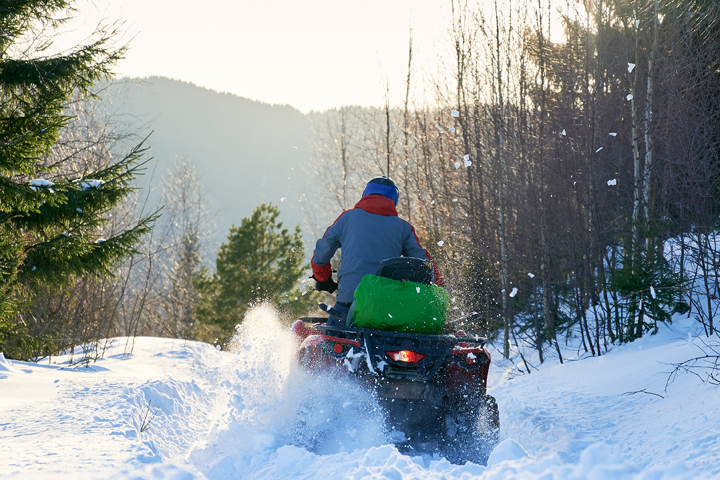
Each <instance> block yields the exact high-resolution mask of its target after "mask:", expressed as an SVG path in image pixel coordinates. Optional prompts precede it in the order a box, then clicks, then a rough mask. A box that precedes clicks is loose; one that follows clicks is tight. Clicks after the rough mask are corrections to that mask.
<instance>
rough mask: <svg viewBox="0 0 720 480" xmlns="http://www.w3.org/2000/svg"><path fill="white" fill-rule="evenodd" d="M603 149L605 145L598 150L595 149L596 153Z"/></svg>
mask: <svg viewBox="0 0 720 480" xmlns="http://www.w3.org/2000/svg"><path fill="white" fill-rule="evenodd" d="M602 149H603V147H600V148H598V149H597V150H595V153H598V152H599V151H600V150H602Z"/></svg>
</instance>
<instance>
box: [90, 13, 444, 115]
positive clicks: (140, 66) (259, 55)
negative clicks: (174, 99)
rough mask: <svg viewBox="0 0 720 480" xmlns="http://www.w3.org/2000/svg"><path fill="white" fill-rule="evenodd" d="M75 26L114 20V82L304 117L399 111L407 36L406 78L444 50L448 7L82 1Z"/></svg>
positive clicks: (402, 90)
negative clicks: (224, 97)
mask: <svg viewBox="0 0 720 480" xmlns="http://www.w3.org/2000/svg"><path fill="white" fill-rule="evenodd" d="M76 7H77V8H78V12H79V15H78V17H79V18H78V19H77V21H78V22H82V23H83V24H84V25H85V26H86V27H87V26H88V25H92V24H94V22H93V19H97V18H105V19H107V20H108V21H111V20H116V19H121V20H122V21H123V22H125V23H124V25H123V27H122V30H123V31H124V32H125V38H126V39H130V38H132V41H131V42H130V50H129V51H128V53H127V55H126V58H125V59H124V60H122V61H121V62H120V63H119V65H118V67H117V73H118V74H119V75H122V76H132V77H146V76H151V75H160V76H166V77H170V78H174V79H178V80H183V81H188V82H192V83H194V84H196V85H199V86H203V87H207V88H211V89H214V90H218V91H222V92H229V93H234V94H236V95H240V96H243V97H247V98H250V99H254V100H260V101H263V102H267V103H273V104H289V105H292V106H294V107H296V108H298V109H300V110H301V111H303V112H308V111H310V110H323V109H327V108H332V107H337V106H340V105H380V104H382V103H383V102H384V100H383V91H384V87H383V85H384V79H385V78H387V80H388V81H389V84H390V90H391V92H392V93H391V97H393V98H391V101H392V102H393V103H399V98H394V97H397V96H398V95H401V92H404V81H405V80H404V77H405V75H406V72H407V53H408V34H409V30H410V27H411V26H412V28H413V35H414V42H413V43H414V52H413V57H414V58H413V63H414V74H415V75H416V76H417V80H416V81H419V78H420V74H421V68H422V67H423V66H426V65H428V64H430V65H434V63H435V58H436V56H437V55H438V52H439V50H445V49H446V48H447V46H446V43H445V41H444V40H443V39H444V38H445V37H446V32H447V28H448V27H449V21H448V19H449V16H450V2H439V1H434V0H423V1H418V0H414V1H410V0H395V1H392V2H387V1H383V0H366V1H362V2H360V1H355V2H350V1H338V0H332V1H331V0H308V1H304V2H296V1H290V0H270V1H262V2H249V1H239V2H238V1H229V0H212V1H208V2H203V3H198V2H190V1H187V0H177V1H169V0H152V1H146V0H145V1H143V0H119V1H118V0H115V1H113V2H110V1H107V0H87V1H82V2H78V3H77V4H76Z"/></svg>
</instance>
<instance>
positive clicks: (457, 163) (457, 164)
mask: <svg viewBox="0 0 720 480" xmlns="http://www.w3.org/2000/svg"><path fill="white" fill-rule="evenodd" d="M458 168H460V162H455V170H457V169H458Z"/></svg>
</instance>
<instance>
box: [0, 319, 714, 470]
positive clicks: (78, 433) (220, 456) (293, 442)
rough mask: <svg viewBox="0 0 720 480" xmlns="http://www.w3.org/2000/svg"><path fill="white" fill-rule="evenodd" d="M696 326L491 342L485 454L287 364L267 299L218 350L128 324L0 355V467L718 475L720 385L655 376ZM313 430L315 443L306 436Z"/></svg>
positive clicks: (685, 354) (681, 354)
mask: <svg viewBox="0 0 720 480" xmlns="http://www.w3.org/2000/svg"><path fill="white" fill-rule="evenodd" d="M695 325H696V324H694V323H693V322H692V320H687V319H685V318H684V317H680V316H678V315H675V317H674V319H673V324H672V325H670V326H662V327H661V328H660V332H659V333H658V334H657V335H654V336H649V335H648V336H646V337H644V338H642V339H640V340H639V341H637V342H634V343H631V344H627V345H622V346H616V347H615V348H613V349H612V350H611V351H610V352H608V354H606V355H603V356H601V357H586V356H585V355H584V354H583V355H581V354H580V353H578V352H581V350H576V349H575V348H576V346H573V345H572V344H571V345H568V346H564V345H561V347H562V348H563V349H564V352H563V355H564V356H565V360H566V361H565V364H559V363H558V362H557V361H555V360H554V359H552V358H549V359H546V362H545V364H543V365H540V364H539V362H537V358H534V357H533V356H532V355H528V352H532V350H529V351H528V350H526V359H527V361H528V362H529V363H531V364H532V365H533V366H534V367H538V368H537V369H536V368H533V370H532V373H531V374H524V375H522V374H519V373H518V371H519V369H518V368H516V367H515V365H514V364H513V362H512V361H511V360H503V359H501V357H502V355H500V354H499V353H498V352H496V351H495V352H493V353H495V355H493V357H494V358H495V360H494V363H493V366H492V367H491V370H490V371H491V375H490V380H489V389H490V390H489V393H490V394H492V395H494V396H495V398H496V399H497V401H498V405H499V407H500V416H501V425H502V426H501V443H500V444H499V445H498V446H497V447H496V448H495V449H494V451H493V452H492V454H491V455H490V458H489V461H488V465H487V466H482V465H476V464H472V463H467V464H465V465H454V464H451V463H450V462H448V461H447V460H446V459H444V458H441V457H439V456H438V455H434V456H431V455H428V454H424V455H419V454H418V455H405V454H402V453H400V452H399V451H398V450H397V449H396V448H395V447H394V446H393V445H392V441H402V440H403V438H404V435H403V434H402V432H397V431H396V432H387V431H385V430H384V428H383V425H382V420H381V418H380V417H381V414H380V413H379V412H378V410H377V408H376V407H375V406H374V403H373V399H372V397H371V396H369V395H368V394H367V393H366V392H364V391H362V390H361V389H359V388H358V387H357V386H356V385H354V384H352V383H351V382H347V381H345V380H342V379H338V378H322V377H306V376H304V375H303V374H302V373H301V372H298V371H296V370H294V369H293V368H292V362H291V355H292V351H293V349H294V346H293V340H292V338H291V336H290V333H289V328H288V327H287V326H283V325H282V324H281V323H280V322H279V321H278V319H277V317H276V315H275V314H274V313H273V312H272V311H271V310H269V309H267V308H259V309H256V310H253V311H252V312H251V313H250V315H249V317H248V318H247V319H246V320H245V322H244V323H243V324H242V325H241V328H240V329H239V334H238V336H237V337H236V339H235V341H234V342H233V345H232V346H231V348H230V349H229V351H222V352H220V351H217V350H215V348H213V346H212V345H208V344H203V343H198V342H192V341H184V340H172V339H161V338H145V337H140V338H134V339H133V338H116V339H113V340H111V341H110V342H109V343H108V345H107V349H106V351H105V354H104V357H103V358H100V359H99V360H98V361H97V362H95V363H90V364H89V365H88V367H85V366H77V365H69V364H68V360H69V357H68V356H63V357H53V358H51V359H50V360H49V361H48V359H45V360H43V361H42V362H40V363H38V364H34V363H25V362H18V361H12V360H7V359H5V358H4V357H3V356H2V355H0V418H2V421H0V472H2V474H1V475H0V476H2V478H3V479H5V478H9V479H40V480H43V479H73V480H76V479H103V480H104V479H120V480H130V479H133V480H134V479H163V480H164V479H167V480H169V479H188V480H190V479H211V480H223V479H274V478H283V479H301V478H307V479H321V478H348V479H375V478H378V479H379V478H387V479H399V480H410V479H448V480H455V479H471V478H476V479H484V480H489V479H521V478H522V479H548V480H550V479H566V480H569V479H586V478H591V479H626V478H627V479H695V478H700V479H702V478H708V479H709V478H717V477H718V476H720V461H719V460H720V409H718V408H717V405H718V402H719V401H720V391H718V389H717V387H714V386H711V385H706V384H703V383H702V382H701V381H699V379H698V377H696V376H694V375H680V376H678V377H676V378H675V380H674V382H671V383H669V384H667V380H668V372H669V370H670V369H671V367H670V364H672V363H677V362H680V361H683V360H686V359H688V358H691V357H693V356H696V355H697V354H698V353H699V345H701V341H702V340H704V337H702V338H698V335H699V334H700V333H701V332H698V331H697V330H696V328H695ZM491 348H492V346H491ZM513 349H514V351H516V347H514V346H513ZM75 353H76V356H75V358H76V359H77V355H78V354H80V349H76V352H75ZM351 360H353V361H354V360H355V359H354V358H352V359H351ZM359 360H360V359H358V361H359ZM365 360H367V358H366V359H365ZM519 365H520V366H522V363H521V364H519ZM666 384H667V386H666ZM146 413H147V414H148V418H151V422H150V423H149V426H148V428H147V429H145V430H144V431H141V429H142V419H143V417H144V415H145V414H146ZM300 419H302V423H301V424H300V428H299V427H298V420H300ZM317 432H319V433H320V435H313V433H317ZM313 441H315V442H318V441H319V442H320V447H319V448H316V449H315V452H316V453H312V452H310V451H308V450H307V449H306V448H305V446H306V445H308V444H309V443H310V442H313Z"/></svg>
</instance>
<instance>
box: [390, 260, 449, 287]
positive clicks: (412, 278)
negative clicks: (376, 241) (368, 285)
mask: <svg viewBox="0 0 720 480" xmlns="http://www.w3.org/2000/svg"><path fill="white" fill-rule="evenodd" d="M376 275H377V276H379V277H386V278H392V279H393V280H399V281H401V282H408V281H409V282H416V283H423V284H425V285H431V284H432V283H433V281H434V280H435V278H434V274H433V268H432V265H431V264H430V262H428V261H427V260H423V259H422V258H415V257H396V258H387V259H385V260H383V261H382V262H380V266H379V267H378V271H377V273H376Z"/></svg>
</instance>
